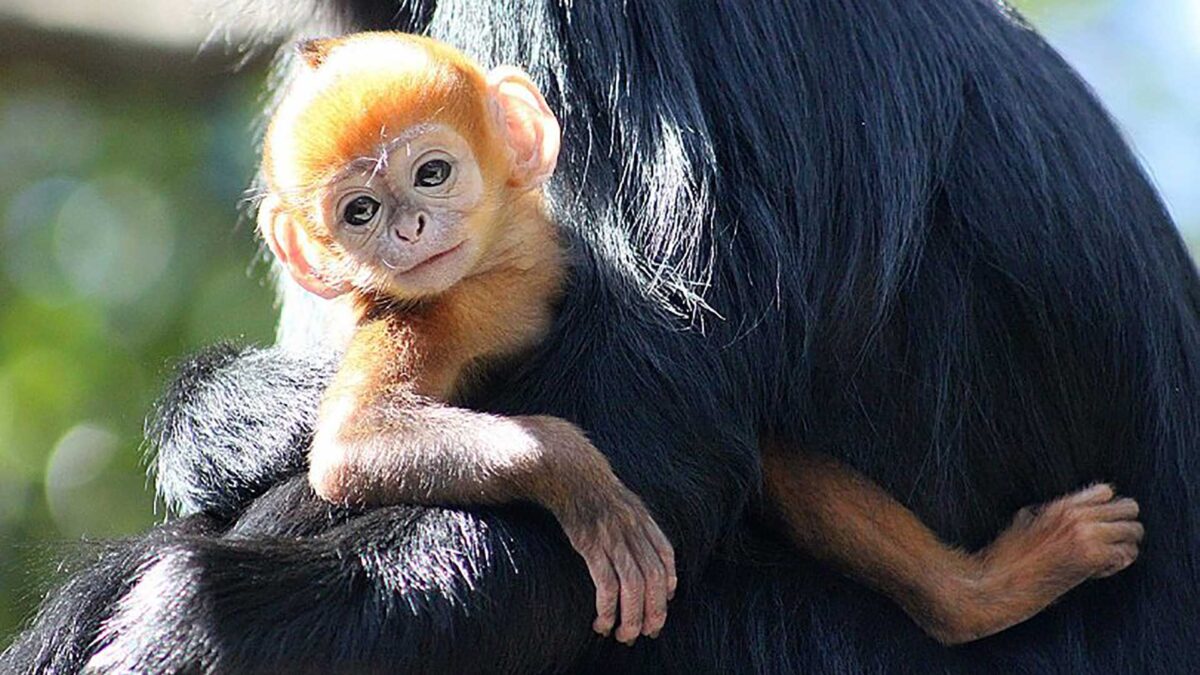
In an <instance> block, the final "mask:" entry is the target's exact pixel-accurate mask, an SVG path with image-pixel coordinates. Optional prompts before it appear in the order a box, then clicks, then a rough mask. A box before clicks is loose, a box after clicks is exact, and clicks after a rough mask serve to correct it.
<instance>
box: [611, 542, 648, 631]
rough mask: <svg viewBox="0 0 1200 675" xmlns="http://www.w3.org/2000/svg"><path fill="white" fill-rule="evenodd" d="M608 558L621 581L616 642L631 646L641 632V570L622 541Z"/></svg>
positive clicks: (642, 584) (642, 604) (642, 583)
mask: <svg viewBox="0 0 1200 675" xmlns="http://www.w3.org/2000/svg"><path fill="white" fill-rule="evenodd" d="M609 558H610V559H611V560H612V562H613V567H614V568H616V570H617V576H618V577H619V578H620V580H621V582H620V583H621V625H620V626H618V627H617V641H618V642H622V643H625V644H627V645H632V644H633V643H634V641H635V640H637V637H638V635H640V634H641V632H642V614H643V611H644V608H645V600H644V598H643V594H644V592H645V590H644V587H645V582H644V581H643V579H642V571H641V568H639V567H638V564H637V561H636V560H635V559H634V555H633V553H632V552H631V551H630V550H629V547H628V546H627V545H626V544H625V541H624V539H621V540H619V541H618V542H617V544H616V546H615V547H614V548H613V550H612V551H611V552H610V553H609Z"/></svg>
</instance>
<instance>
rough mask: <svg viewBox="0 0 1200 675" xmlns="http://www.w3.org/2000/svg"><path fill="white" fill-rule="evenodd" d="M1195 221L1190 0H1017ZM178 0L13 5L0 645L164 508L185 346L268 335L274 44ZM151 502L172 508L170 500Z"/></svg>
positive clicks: (2, 8)
mask: <svg viewBox="0 0 1200 675" xmlns="http://www.w3.org/2000/svg"><path fill="white" fill-rule="evenodd" d="M1015 4H1017V5H1018V6H1019V7H1020V8H1021V9H1023V10H1024V11H1025V12H1026V14H1027V16H1028V17H1029V18H1030V19H1032V20H1033V22H1034V23H1035V24H1036V25H1038V26H1039V27H1040V28H1041V29H1042V30H1043V31H1044V32H1045V33H1047V34H1048V35H1049V37H1050V39H1051V41H1052V42H1053V43H1054V44H1055V45H1056V46H1058V47H1059V48H1060V49H1061V50H1062V51H1063V52H1064V53H1065V54H1066V55H1067V57H1068V59H1069V60H1071V61H1072V63H1074V64H1075V65H1076V67H1078V68H1079V69H1080V70H1082V71H1083V72H1084V74H1085V76H1086V77H1087V78H1088V79H1089V80H1090V81H1091V82H1092V83H1093V85H1094V86H1095V87H1096V88H1097V90H1098V91H1099V92H1100V94H1101V96H1102V97H1103V98H1104V99H1105V100H1106V102H1107V103H1108V104H1109V106H1110V108H1111V109H1112V110H1113V112H1114V114H1115V115H1116V117H1117V118H1118V120H1120V121H1121V123H1122V124H1123V126H1124V127H1125V128H1126V129H1127V130H1128V131H1129V133H1130V135H1131V136H1132V139H1133V141H1134V143H1135V146H1136V147H1137V148H1138V149H1139V150H1140V151H1141V152H1142V153H1143V156H1144V157H1145V158H1146V162H1147V165H1148V167H1149V168H1150V169H1151V172H1152V174H1153V175H1154V176H1155V178H1156V180H1157V181H1158V182H1159V184H1160V186H1161V187H1162V189H1163V192H1164V194H1165V196H1166V198H1167V200H1168V203H1169V205H1170V206H1171V208H1172V210H1173V211H1174V213H1175V216H1176V218H1177V220H1178V221H1179V224H1180V226H1181V228H1183V229H1184V231H1185V234H1187V235H1189V237H1190V238H1191V239H1193V240H1194V239H1195V238H1196V237H1197V235H1200V231H1198V229H1197V228H1198V227H1200V189H1197V185H1196V180H1197V178H1198V177H1200V112H1198V111H1200V86H1197V84H1198V83H1200V78H1198V77H1197V76H1198V75H1200V67H1198V64H1200V7H1198V3H1197V2H1196V1H1195V0H1151V1H1147V0H1057V1H1052V0H1043V1H1034V0H1029V1H1025V2H1017V3H1015ZM184 6H185V4H184V3H181V2H178V0H121V1H118V0H112V1H111V2H104V3H101V2H94V1H89V0H0V648H2V647H3V646H5V645H7V644H8V642H9V640H10V639H11V635H12V634H13V632H14V631H15V630H16V629H17V627H18V625H19V624H20V622H21V621H22V620H23V619H24V618H25V617H27V616H28V614H29V612H30V611H31V609H32V608H33V607H34V606H35V605H36V603H37V601H38V600H39V599H40V597H41V594H42V593H43V592H44V591H45V589H46V587H47V585H48V584H49V583H50V581H51V580H52V579H53V578H54V574H53V572H54V569H55V562H56V560H57V559H58V558H59V557H61V555H62V554H63V553H64V552H66V551H67V550H68V549H70V548H72V547H74V546H75V543H76V542H78V541H80V540H81V538H90V539H96V538H104V537H112V536H119V535H124V534H129V533H133V532H136V531H138V530H141V529H143V528H145V527H147V526H148V525H150V524H151V523H153V522H155V521H156V520H161V519H162V518H163V516H164V514H163V510H162V508H161V505H156V504H155V503H154V498H153V492H152V489H151V488H150V486H149V485H148V483H147V479H146V477H145V467H144V462H143V458H142V452H141V442H142V429H143V423H144V419H145V416H146V414H147V412H148V411H149V410H150V409H151V406H152V404H153V401H154V398H155V397H156V395H157V394H158V392H159V391H160V389H161V387H162V384H163V381H164V378H165V377H166V376H167V375H168V373H169V372H170V363H171V361H172V359H175V358H178V357H180V356H181V355H184V354H187V353H189V352H192V351H194V350H196V349H197V348H199V347H201V346H204V345H207V344H210V343H212V342H214V341H216V340H220V339H232V340H236V341H241V342H247V341H249V342H259V343H266V342H269V341H270V339H271V336H272V334H273V324H274V308H273V306H272V299H273V296H272V293H271V291H270V289H269V288H268V287H267V284H266V283H265V281H264V277H265V274H264V272H265V265H263V264H262V263H261V262H258V261H257V259H256V251H257V247H256V244H255V242H254V238H253V236H252V231H251V228H250V226H249V225H248V224H246V223H239V210H238V204H239V201H240V200H241V199H242V197H243V190H244V188H245V186H246V185H247V183H248V182H249V179H250V177H251V175H252V173H253V166H254V161H255V158H254V155H253V148H252V143H251V140H252V138H253V131H252V129H253V124H254V120H255V112H256V110H257V109H258V107H259V98H258V97H259V95H260V90H261V87H262V82H263V78H264V75H265V64H264V63H263V62H262V60H261V59H259V60H253V59H252V60H250V61H249V63H248V64H247V65H246V66H245V67H243V68H241V69H235V68H234V65H235V64H236V63H237V62H238V61H239V60H240V57H239V56H237V55H234V54H230V53H227V52H226V51H224V50H223V49H220V48H216V49H201V48H200V46H199V45H200V44H201V42H202V41H203V39H204V37H205V35H206V33H207V31H208V28H207V23H206V21H205V19H204V17H203V16H202V14H200V13H188V12H186V11H184V10H182V9H181V7H184ZM156 506H157V508H156Z"/></svg>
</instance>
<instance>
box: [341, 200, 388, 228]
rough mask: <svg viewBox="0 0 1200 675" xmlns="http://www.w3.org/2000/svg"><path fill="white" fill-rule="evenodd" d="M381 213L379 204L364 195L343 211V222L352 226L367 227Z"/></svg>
mask: <svg viewBox="0 0 1200 675" xmlns="http://www.w3.org/2000/svg"><path fill="white" fill-rule="evenodd" d="M378 211H379V202H377V201H375V200H374V199H372V198H370V197H368V196H366V195H363V196H361V197H355V198H354V199H352V200H350V203H349V204H347V205H346V209H345V210H344V211H342V220H344V221H346V222H347V223H348V224H350V225H366V224H367V223H369V222H371V219H372V218H374V217H375V214H376V212H378Z"/></svg>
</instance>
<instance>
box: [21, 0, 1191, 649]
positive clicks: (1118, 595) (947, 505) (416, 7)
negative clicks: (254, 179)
mask: <svg viewBox="0 0 1200 675" xmlns="http://www.w3.org/2000/svg"><path fill="white" fill-rule="evenodd" d="M289 6H291V5H289ZM320 7H321V8H324V10H325V11H320V12H319V11H316V10H315V9H314V10H313V11H312V12H298V13H297V15H299V14H305V15H307V16H313V17H324V18H323V19H322V20H323V21H326V22H327V23H326V24H324V25H322V26H309V27H308V28H307V30H308V31H315V32H324V31H329V30H349V29H360V28H385V27H389V28H392V27H394V28H401V29H410V30H417V31H427V32H429V33H430V34H431V35H433V36H435V37H438V38H440V39H443V40H446V41H448V42H451V43H453V44H455V45H457V46H459V47H462V48H464V49H465V50H467V51H468V52H470V53H472V54H473V55H474V56H476V57H477V58H479V59H480V60H481V61H482V62H483V63H485V64H495V63H502V62H508V63H520V64H523V65H525V66H527V67H528V69H529V70H530V72H531V73H533V75H534V76H535V77H536V78H537V79H539V85H540V86H541V88H542V90H543V91H544V92H546V93H547V95H548V97H549V98H550V99H551V105H552V106H553V107H554V109H555V110H556V111H559V112H560V114H561V115H562V117H563V119H564V122H565V123H564V130H565V132H566V137H565V139H564V148H565V153H564V157H563V158H562V163H561V165H560V167H561V168H560V170H559V172H558V174H557V177H556V179H555V181H554V183H553V184H552V186H551V192H552V194H553V197H554V200H555V208H556V209H557V210H558V215H559V217H560V221H561V222H563V223H564V224H565V225H566V226H567V227H569V228H570V229H571V234H572V237H573V245H574V246H575V247H576V248H577V250H578V251H579V253H580V255H579V256H578V259H579V260H580V264H579V266H578V267H577V268H576V269H574V270H573V277H572V281H571V287H570V289H569V292H568V297H567V300H566V301H565V304H564V306H563V308H562V310H561V316H560V317H559V320H558V323H557V325H556V327H555V330H554V333H553V334H552V335H551V336H550V337H548V338H547V339H546V340H545V341H544V344H543V345H542V346H541V347H540V348H539V352H538V353H536V354H534V355H533V356H532V357H530V358H529V359H527V360H524V362H523V363H522V364H521V365H519V366H513V367H510V368H502V369H499V370H498V371H497V372H495V373H492V374H491V377H490V379H489V381H488V382H487V383H486V384H485V386H484V387H482V389H481V391H480V392H478V395H477V396H476V400H474V401H471V405H472V406H474V407H478V408H482V409H488V410H495V411H498V412H502V413H506V414H515V413H522V412H524V413H528V412H544V413H548V414H554V415H558V416H561V417H565V418H567V419H570V420H573V421H575V422H576V423H578V424H579V425H580V426H581V427H582V428H584V429H587V430H588V431H589V432H590V434H591V436H592V438H593V439H594V440H595V442H596V445H597V446H598V447H600V448H601V449H602V450H604V451H605V452H606V453H607V454H608V455H609V456H610V458H611V459H612V463H613V466H614V468H615V469H616V470H617V472H618V474H620V476H621V478H622V479H623V480H625V481H626V482H627V483H628V484H629V485H630V486H631V487H632V488H633V489H634V490H635V491H637V492H639V493H640V494H641V495H642V496H643V497H644V498H645V500H646V502H647V503H648V504H649V505H651V506H652V508H653V509H654V511H655V514H656V517H657V518H658V519H659V522H660V523H661V524H662V525H663V526H664V529H665V530H667V531H668V534H669V535H670V536H671V538H672V540H673V541H674V542H675V543H676V547H677V552H678V555H679V560H680V565H681V569H680V571H681V573H682V577H681V591H680V593H679V595H678V596H677V598H676V600H675V602H674V604H673V605H672V609H671V616H670V620H669V622H668V624H667V627H666V629H664V631H663V633H662V636H661V637H660V638H659V639H657V640H641V641H639V642H638V643H637V645H636V646H635V647H633V648H632V649H628V648H625V647H623V646H621V645H618V644H616V643H614V642H612V641H611V640H603V639H600V638H598V637H596V636H594V635H592V634H591V633H590V618H591V612H592V604H591V602H590V598H591V586H590V581H589V579H588V576H587V573H586V570H584V568H583V566H582V564H580V563H579V562H578V561H577V560H576V559H575V557H574V554H573V553H572V551H571V550H570V548H569V546H568V545H567V543H566V541H565V540H564V539H563V538H562V537H561V535H560V533H559V532H558V530H557V528H556V527H555V526H554V524H553V523H552V522H551V521H550V520H549V517H548V516H546V515H545V514H542V513H540V512H537V511H535V510H533V509H529V508H520V507H514V508H506V509H480V510H477V511H457V510H444V509H428V508H417V507H393V508H387V509H378V510H374V511H369V512H355V511H349V510H344V509H335V508H331V507H328V506H325V505H323V504H320V503H319V502H317V501H316V500H315V498H313V497H312V495H311V494H310V493H309V492H308V490H307V487H306V485H305V484H304V479H303V477H302V476H297V471H299V470H300V468H301V466H302V463H303V452H304V444H305V440H306V434H307V430H308V428H309V424H310V423H311V415H312V410H313V406H314V401H315V400H316V396H317V392H319V389H320V386H321V381H322V378H323V376H324V374H325V373H327V372H328V371H327V368H326V366H325V365H324V364H323V363H322V361H321V360H320V359H319V358H318V357H314V356H309V355H305V354H306V352H295V351H290V350H289V348H286V347H277V348H274V349H270V350H262V351H258V350H244V351H230V350H225V351H220V352H216V353H213V354H209V355H206V356H201V357H199V360H198V361H196V362H194V363H193V364H192V365H190V366H189V367H188V368H187V369H186V373H185V377H183V378H182V379H181V380H180V381H178V382H177V383H176V385H175V388H174V390H173V391H172V393H171V394H170V395H169V396H168V398H167V399H166V403H165V405H164V409H163V410H162V411H161V423H160V426H159V432H158V441H159V458H158V461H159V475H158V480H159V486H160V489H162V490H163V492H164V494H165V495H166V496H167V497H168V498H169V499H170V500H172V501H173V503H175V504H176V506H177V507H179V509H180V510H181V511H182V512H184V513H188V514H191V515H187V516H185V517H183V518H180V519H179V520H176V521H174V522H173V523H170V524H168V525H166V526H164V527H162V528H159V529H158V530H155V531H152V532H150V533H148V534H146V535H144V536H142V537H140V538H137V539H135V540H133V541H131V542H127V543H124V544H115V545H114V546H113V547H112V548H111V549H110V550H108V551H107V552H106V553H104V554H103V555H102V556H101V557H100V559H99V560H98V562H97V563H96V564H95V565H94V566H92V567H91V568H89V569H87V570H85V571H83V572H82V573H80V574H79V575H77V576H76V577H74V578H73V579H72V580H70V581H69V582H68V583H67V584H66V585H65V586H64V587H63V588H62V589H61V590H60V591H58V592H57V593H56V594H55V595H53V596H52V597H51V598H50V599H49V600H47V602H46V603H45V604H44V605H43V608H42V611H41V612H40V614H39V615H38V617H37V618H36V619H35V620H34V621H33V623H32V624H31V625H30V627H29V628H28V630H27V631H26V632H25V633H24V634H22V635H21V636H20V637H19V638H18V640H17V642H16V643H15V644H14V645H13V646H12V647H11V648H10V649H9V650H8V651H7V652H6V653H5V654H4V656H3V658H2V659H0V664H2V665H3V666H4V667H5V668H7V669H12V670H14V671H17V672H28V671H30V670H33V671H35V672H37V671H41V672H73V671H75V670H78V669H79V668H80V667H82V666H83V664H85V663H86V662H87V660H88V659H89V658H91V656H92V655H93V654H96V661H95V663H94V665H96V666H97V667H100V666H107V667H108V668H110V669H111V670H113V671H115V672H177V671H182V672H253V671H280V672H303V671H312V672H354V673H361V672H455V673H458V672H507V671H520V672H543V671H562V672H589V671H595V672H614V671H615V672H692V673H695V672H764V673H765V672H771V673H792V672H844V673H861V672H897V671H898V672H903V671H906V670H909V669H911V668H912V667H914V666H912V665H910V664H920V667H921V668H923V669H930V670H935V671H937V670H943V671H945V670H948V671H955V672H970V673H977V672H1045V671H1050V672H1095V673H1113V672H1134V673H1144V672H1163V673H1174V672H1196V671H1197V670H1200V617H1198V610H1197V607H1198V606H1200V578H1198V576H1200V449H1198V448H1197V444H1198V443H1200V391H1198V387H1197V385H1198V383H1200V280H1198V279H1197V274H1196V269H1195V267H1194V265H1193V263H1192V262H1191V261H1190V260H1189V258H1188V256H1187V253H1186V251H1185V250H1184V248H1183V245H1182V243H1181V241H1180V239H1179V237H1178V234H1177V233H1176V232H1175V230H1174V228H1173V226H1172V223H1171V221H1170V219H1169V217H1168V216H1167V214H1166V213H1165V211H1164V209H1163V207H1162V205H1161V203H1160V202H1159V200H1158V198H1157V196H1156V195H1155V193H1154V191H1153V189H1152V188H1151V187H1150V185H1149V183H1148V182H1147V180H1146V179H1145V177H1144V176H1143V174H1142V172H1141V171H1140V169H1139V168H1138V166H1137V163H1136V161H1135V160H1134V158H1133V157H1132V156H1131V154H1130V152H1129V150H1128V148H1127V147H1126V146H1125V144H1124V143H1123V142H1122V140H1121V138H1120V136H1119V134H1118V133H1117V131H1116V130H1115V128H1114V126H1113V124H1112V123H1111V121H1110V120H1109V119H1108V117H1107V116H1106V115H1105V113H1104V111H1103V110H1102V109H1101V108H1100V106H1099V105H1098V104H1097V103H1096V101H1095V100H1094V99H1093V97H1092V96H1091V94H1090V93H1089V92H1088V91H1087V88H1086V86H1085V85H1084V84H1083V83H1082V82H1081V81H1080V80H1079V78H1078V76H1077V75H1076V74H1075V73H1074V72H1072V71H1071V69H1070V68H1069V67H1067V66H1066V65H1065V64H1064V63H1063V62H1062V60H1061V59H1060V58H1059V57H1058V56H1057V55H1056V54H1055V53H1054V51H1053V50H1052V49H1050V48H1049V47H1048V46H1046V44H1045V43H1044V42H1043V41H1042V40H1041V38H1039V37H1038V36H1037V35H1036V34H1035V33H1034V32H1033V31H1032V30H1030V28H1029V27H1028V26H1026V25H1025V24H1023V23H1022V22H1021V20H1020V19H1019V17H1017V16H1016V15H1015V14H1014V13H1012V12H1011V11H1009V10H1007V9H1006V8H1005V7H1004V6H1003V5H1001V4H998V3H996V2H994V1H992V0H924V1H922V2H909V1H906V0H800V1H797V2H790V3H771V2H753V3H750V2H745V3H740V2H720V1H718V0H696V1H695V2H671V1H665V2H660V1H658V0H628V1H627V2H619V3H618V2H607V1H602V0H574V1H573V2H557V1H552V0H525V1H519V0H513V1H512V2H507V3H495V2H492V1H491V0H446V1H445V2H442V3H439V4H438V6H436V7H435V6H434V4H432V3H431V2H423V1H421V0H408V1H401V2H388V1H386V0H375V1H371V0H343V1H342V2H337V3H323V4H321V5H320ZM334 10H336V11H334ZM289 302H290V304H289V306H288V307H287V308H285V315H286V316H285V326H284V328H285V331H284V332H285V335H292V336H293V337H294V336H296V335H302V334H305V333H307V332H309V331H305V330H299V331H294V330H292V329H294V328H295V326H296V323H295V322H297V321H299V319H298V318H297V317H303V315H304V313H305V312H304V311H298V310H297V308H299V307H301V306H302V305H301V304H298V302H303V301H298V302H291V301H289ZM307 311H308V313H309V314H311V313H312V312H316V311H318V310H307ZM286 342H287V343H289V344H290V345H292V346H294V345H295V344H298V343H299V342H302V340H300V339H299V338H295V339H289V340H287V341H286ZM316 353H320V350H317V352H316ZM285 359H291V360H295V359H300V360H302V362H303V363H306V364H309V369H308V371H307V372H308V373H309V375H310V376H311V377H304V378H294V379H291V380H287V381H285V380H283V379H282V378H280V377H278V375H277V373H278V372H280V371H281V370H286V369H281V368H279V366H278V364H280V363H283V362H284V361H283V360H285ZM290 369H291V370H293V371H295V370H296V366H295V365H294V364H293V365H291V366H290ZM767 432H769V433H770V434H772V435H775V436H777V437H780V438H785V439H788V440H790V441H794V443H795V445H797V446H799V447H804V448H806V449H808V450H811V451H820V452H824V453H827V454H830V455H833V456H835V457H838V458H839V459H842V460H844V461H846V462H848V463H849V464H851V465H853V466H855V467H856V468H857V469H858V470H860V471H862V472H863V473H865V474H867V475H868V476H870V477H871V478H872V479H874V480H876V481H878V482H879V483H880V484H882V485H884V486H885V487H887V488H888V489H889V491H890V492H891V493H892V494H894V495H896V496H897V497H898V498H900V499H901V500H902V501H904V502H905V503H906V505H908V506H909V507H911V508H912V509H913V510H914V511H916V512H917V513H918V514H919V515H920V517H921V518H922V519H923V520H925V522H927V523H930V524H931V525H932V526H933V527H934V528H935V529H936V530H938V532H939V533H940V534H941V535H942V536H943V537H945V538H946V539H948V540H951V541H955V542H959V543H961V544H962V545H964V546H967V547H971V546H977V545H979V544H981V543H983V542H984V541H986V540H987V539H988V538H989V537H990V536H991V535H992V534H993V533H994V532H996V531H998V530H999V529H1000V528H1001V527H1002V526H1003V525H1004V524H1005V523H1004V519H1005V518H1006V517H1007V515H1008V514H1010V513H1011V512H1013V511H1014V510H1016V509H1017V508H1018V507H1020V506H1021V505H1023V504H1025V503H1030V502H1033V501H1037V500H1039V499H1046V498H1050V497H1052V496H1054V495H1057V494H1061V493H1064V492H1067V491H1069V490H1071V489H1073V488H1076V487H1078V486H1080V485H1082V484H1084V483H1087V482H1089V481H1092V480H1097V479H1104V480H1109V481H1113V482H1115V483H1116V484H1117V485H1118V486H1119V487H1120V489H1121V490H1122V491H1123V492H1125V493H1127V494H1129V495H1131V496H1133V497H1135V498H1136V499H1137V500H1138V501H1139V503H1141V504H1142V506H1143V522H1144V523H1145V525H1146V529H1147V538H1146V540H1145V542H1144V548H1143V553H1142V557H1141V558H1140V559H1139V561H1138V563H1137V564H1136V565H1134V567H1132V568H1131V569H1130V570H1128V571H1126V572H1124V573H1122V574H1121V575H1118V576H1117V577H1114V578H1112V579H1109V580H1106V581H1102V582H1096V583H1091V584H1089V585H1087V586H1085V587H1083V588H1081V589H1078V590H1076V591H1073V592H1072V593H1071V594H1069V595H1068V596H1066V597H1065V598H1064V599H1063V600H1062V602H1061V603H1059V604H1058V605H1056V606H1055V607H1053V608H1051V609H1050V610H1048V611H1047V612H1045V613H1043V614H1042V615H1039V616H1038V617H1036V618H1035V619H1033V620H1031V621H1029V622H1027V623H1026V624H1023V625H1021V626H1018V627H1016V628H1014V629H1012V630H1009V631H1007V632H1005V633H1003V634H1001V635H998V636H996V637H993V638H989V639H986V640H983V641H980V642H978V643H973V644H970V645H967V646H965V647H960V648H956V649H945V648H942V647H940V646H938V645H937V644H936V643H935V642H933V641H932V640H931V639H929V638H927V637H926V636H925V635H924V634H923V633H921V631H920V629H918V628H917V627H916V626H915V625H913V624H912V623H911V622H910V621H909V620H908V619H907V617H906V616H905V615H904V614H903V613H902V612H901V611H900V610H899V609H896V608H895V607H893V606H892V605H890V604H889V603H888V602H887V601H886V600H885V599H884V598H882V597H880V596H878V595H875V594H873V593H871V592H869V591H867V590H865V589H864V588H862V587H860V586H858V585H856V584H853V583H850V582H847V581H844V580H842V579H841V578H839V577H838V576H837V575H836V574H834V573H831V572H829V571H828V570H826V569H824V568H822V567H820V566H818V565H815V564H813V563H811V562H809V561H806V560H804V559H801V558H798V557H797V556H796V554H795V553H794V552H792V551H790V550H785V548H784V544H783V543H782V540H781V539H780V538H778V537H775V536H773V535H772V532H771V529H770V528H769V527H764V526H762V524H761V523H760V522H759V520H760V519H759V517H758V513H759V511H760V507H761V504H760V500H759V498H758V483H759V470H760V467H759V461H758V441H759V438H760V437H761V436H762V435H763V434H764V433H767Z"/></svg>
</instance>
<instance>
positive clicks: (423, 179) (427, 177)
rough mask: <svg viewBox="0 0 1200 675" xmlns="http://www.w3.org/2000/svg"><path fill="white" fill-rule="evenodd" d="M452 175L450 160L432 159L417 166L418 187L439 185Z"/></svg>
mask: <svg viewBox="0 0 1200 675" xmlns="http://www.w3.org/2000/svg"><path fill="white" fill-rule="evenodd" d="M449 177H450V162H447V161H446V160H444V159H431V160H429V161H428V162H425V163H424V164H422V165H421V166H419V167H417V180H416V185H417V187H437V186H438V185H441V184H442V183H445V182H446V179H447V178H449Z"/></svg>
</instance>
